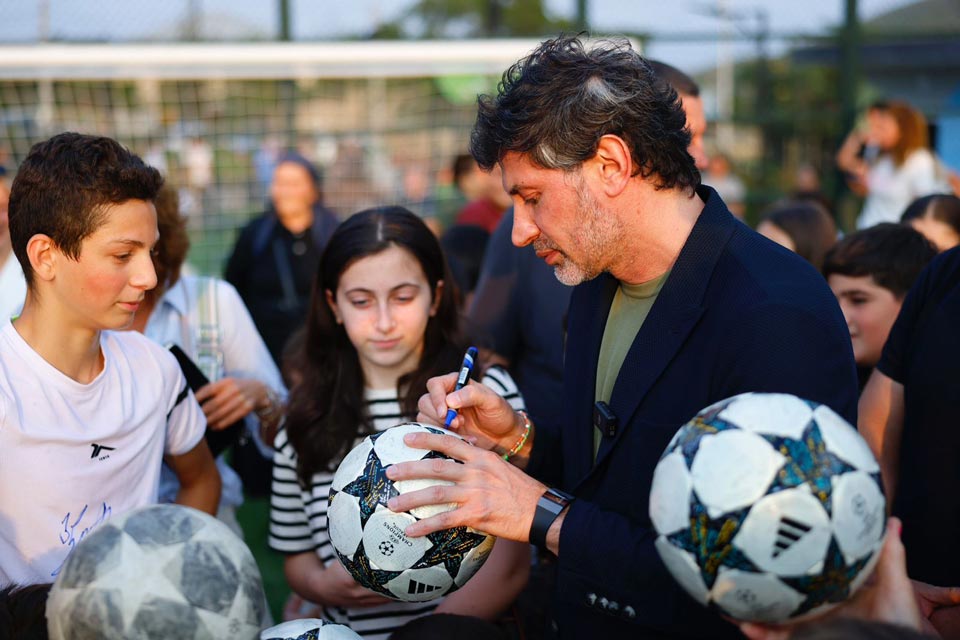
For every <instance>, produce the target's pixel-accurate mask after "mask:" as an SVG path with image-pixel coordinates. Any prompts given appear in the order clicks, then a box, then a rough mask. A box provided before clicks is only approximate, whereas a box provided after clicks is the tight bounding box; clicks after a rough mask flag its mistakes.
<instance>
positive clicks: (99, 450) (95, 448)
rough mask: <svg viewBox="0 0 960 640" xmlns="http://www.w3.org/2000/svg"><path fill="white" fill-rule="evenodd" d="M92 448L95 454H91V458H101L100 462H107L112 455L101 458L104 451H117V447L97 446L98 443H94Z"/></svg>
mask: <svg viewBox="0 0 960 640" xmlns="http://www.w3.org/2000/svg"><path fill="white" fill-rule="evenodd" d="M90 446H91V447H93V453H91V454H90V458H99V459H100V460H106V459H107V458H109V457H110V454H107V455H105V456H101V455H100V454H101V453H103V452H104V451H116V450H117V448H116V447H108V446H107V445H105V444H97V443H96V442H94V443H92V444H91V445H90Z"/></svg>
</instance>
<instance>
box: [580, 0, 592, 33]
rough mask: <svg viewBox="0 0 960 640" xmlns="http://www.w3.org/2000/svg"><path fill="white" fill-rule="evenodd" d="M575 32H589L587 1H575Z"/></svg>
mask: <svg viewBox="0 0 960 640" xmlns="http://www.w3.org/2000/svg"><path fill="white" fill-rule="evenodd" d="M577 30H578V31H589V30H590V21H589V17H588V11H587V0H577Z"/></svg>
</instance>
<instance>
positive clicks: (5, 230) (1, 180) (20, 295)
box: [0, 166, 27, 321]
mask: <svg viewBox="0 0 960 640" xmlns="http://www.w3.org/2000/svg"><path fill="white" fill-rule="evenodd" d="M6 173H7V172H6V169H5V168H4V167H3V166H0V321H5V320H9V319H10V318H12V317H13V316H15V315H17V314H19V313H20V309H21V308H22V307H23V301H24V298H26V296H27V282H26V280H24V279H23V270H22V269H21V268H20V262H19V261H18V260H17V258H16V257H15V256H14V255H13V245H12V244H11V242H10V228H9V226H8V219H7V211H8V207H9V204H10V187H9V185H8V184H7V175H6Z"/></svg>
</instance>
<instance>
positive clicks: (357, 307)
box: [326, 246, 443, 389]
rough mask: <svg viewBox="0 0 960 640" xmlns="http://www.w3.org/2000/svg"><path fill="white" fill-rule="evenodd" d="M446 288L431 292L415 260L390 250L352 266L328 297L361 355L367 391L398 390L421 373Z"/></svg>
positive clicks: (404, 252) (407, 252) (328, 292)
mask: <svg viewBox="0 0 960 640" xmlns="http://www.w3.org/2000/svg"><path fill="white" fill-rule="evenodd" d="M442 286H443V283H442V282H439V283H438V284H437V290H436V291H431V290H430V284H429V282H427V277H426V275H425V274H424V272H423V268H422V267H421V266H420V263H419V262H418V261H417V259H416V258H415V257H414V255H413V254H412V253H410V252H409V251H407V250H406V249H402V248H400V247H398V246H390V247H388V248H387V249H384V250H383V251H381V252H380V253H376V254H373V255H370V256H366V257H364V258H360V259H359V260H357V261H355V262H353V263H352V264H350V265H349V266H348V267H347V268H346V269H345V270H344V272H343V273H342V274H341V275H340V282H339V284H338V285H337V290H336V291H335V292H334V291H330V290H329V289H328V290H327V291H326V297H327V303H328V304H329V305H330V309H331V310H332V311H333V315H334V316H335V317H336V320H337V323H338V324H342V325H343V327H344V329H345V330H346V332H347V337H349V338H350V342H351V343H352V344H353V346H354V348H356V350H357V355H358V356H359V359H360V367H361V368H362V369H363V377H364V382H365V384H366V386H367V387H368V388H372V389H394V388H396V386H397V380H398V379H399V378H400V377H401V376H403V375H404V374H407V373H410V372H411V371H413V370H414V369H416V367H417V364H418V363H419V362H420V355H421V354H422V353H423V342H424V333H425V332H426V330H427V321H428V320H429V319H430V317H431V316H433V315H435V314H436V312H437V307H438V306H439V301H440V292H441V288H442Z"/></svg>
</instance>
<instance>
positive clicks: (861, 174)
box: [836, 129, 868, 196]
mask: <svg viewBox="0 0 960 640" xmlns="http://www.w3.org/2000/svg"><path fill="white" fill-rule="evenodd" d="M864 143H865V137H864V135H863V134H862V133H861V132H860V131H859V130H857V129H853V130H852V131H851V132H850V133H849V134H847V137H846V138H845V139H844V141H843V144H842V145H841V146H840V149H839V150H838V151H837V156H836V161H837V167H838V168H839V169H840V170H841V171H843V172H844V173H846V174H847V185H848V186H849V187H850V189H851V190H852V191H853V192H854V193H856V194H857V195H858V196H865V195H866V194H867V184H866V176H867V168H868V167H867V163H866V162H864V161H863V160H862V159H861V158H860V157H859V153H860V149H861V147H863V145H864Z"/></svg>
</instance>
